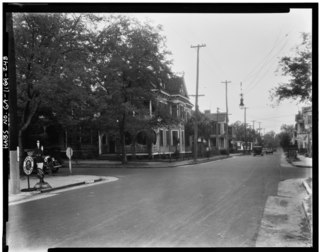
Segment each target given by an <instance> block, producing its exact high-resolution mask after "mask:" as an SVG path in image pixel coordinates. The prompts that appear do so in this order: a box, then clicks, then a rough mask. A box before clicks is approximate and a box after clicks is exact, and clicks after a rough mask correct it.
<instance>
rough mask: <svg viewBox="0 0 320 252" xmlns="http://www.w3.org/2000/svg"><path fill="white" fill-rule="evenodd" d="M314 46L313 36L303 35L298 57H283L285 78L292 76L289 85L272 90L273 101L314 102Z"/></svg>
mask: <svg viewBox="0 0 320 252" xmlns="http://www.w3.org/2000/svg"><path fill="white" fill-rule="evenodd" d="M311 50H312V46H311V34H308V33H302V43H301V45H300V46H298V47H296V56H294V57H289V56H286V57H282V58H281V59H280V62H279V64H280V67H281V69H282V72H283V75H284V76H291V77H292V79H290V80H289V82H288V83H282V84H280V85H279V86H278V87H276V88H274V89H272V90H271V99H273V98H277V99H278V101H279V102H280V101H282V100H284V99H290V98H292V99H294V100H299V101H300V102H312V51H311Z"/></svg>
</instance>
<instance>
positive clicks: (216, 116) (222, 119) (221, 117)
mask: <svg viewBox="0 0 320 252" xmlns="http://www.w3.org/2000/svg"><path fill="white" fill-rule="evenodd" d="M204 115H205V116H206V117H207V118H209V119H210V120H211V121H215V122H216V121H217V120H218V119H219V122H226V116H227V113H219V114H217V113H210V114H209V113H205V114H204Z"/></svg>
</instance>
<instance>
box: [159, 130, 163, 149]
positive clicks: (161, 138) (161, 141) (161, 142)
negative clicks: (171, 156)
mask: <svg viewBox="0 0 320 252" xmlns="http://www.w3.org/2000/svg"><path fill="white" fill-rule="evenodd" d="M159 134H160V146H163V130H160V131H159Z"/></svg>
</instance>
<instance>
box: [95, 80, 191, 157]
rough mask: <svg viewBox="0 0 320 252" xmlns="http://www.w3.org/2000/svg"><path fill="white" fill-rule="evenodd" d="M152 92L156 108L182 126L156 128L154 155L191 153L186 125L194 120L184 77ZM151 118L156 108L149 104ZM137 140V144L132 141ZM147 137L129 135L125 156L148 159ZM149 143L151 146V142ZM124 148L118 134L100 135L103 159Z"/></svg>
mask: <svg viewBox="0 0 320 252" xmlns="http://www.w3.org/2000/svg"><path fill="white" fill-rule="evenodd" d="M152 91H153V92H154V93H155V94H156V97H157V99H156V100H157V106H162V107H163V108H164V109H166V110H167V111H169V113H170V115H171V117H172V118H177V119H179V121H180V123H178V124H174V125H166V126H163V127H157V128H153V132H152V133H153V141H152V143H151V145H152V146H151V148H152V156H157V155H170V154H172V153H174V152H176V151H179V152H180V153H185V152H188V151H189V150H191V147H190V146H189V145H190V143H189V141H186V136H185V128H184V124H185V122H186V121H187V120H188V119H189V118H190V117H191V110H192V107H193V105H192V103H191V102H190V100H189V96H188V92H187V89H186V85H185V81H184V77H183V76H182V77H179V76H177V77H174V78H172V79H170V81H169V83H168V84H167V85H162V86H160V87H159V88H156V87H155V86H153V88H152ZM148 106H149V111H150V117H152V116H154V111H155V109H154V108H155V106H156V104H153V103H152V101H151V100H150V101H149V105H148ZM134 137H135V139H136V141H135V142H133V141H131V139H133V138H134ZM147 138H148V134H147V133H146V132H145V131H139V132H137V133H136V135H135V136H131V135H130V134H129V133H126V141H125V142H126V146H125V148H126V153H127V155H128V156H131V155H133V154H134V155H136V156H147V155H149V150H148V143H147ZM149 144H150V143H149ZM120 153H121V147H120V142H119V139H117V138H116V137H115V134H113V133H112V132H108V131H102V132H100V133H99V154H100V156H106V157H107V156H112V155H119V154H120Z"/></svg>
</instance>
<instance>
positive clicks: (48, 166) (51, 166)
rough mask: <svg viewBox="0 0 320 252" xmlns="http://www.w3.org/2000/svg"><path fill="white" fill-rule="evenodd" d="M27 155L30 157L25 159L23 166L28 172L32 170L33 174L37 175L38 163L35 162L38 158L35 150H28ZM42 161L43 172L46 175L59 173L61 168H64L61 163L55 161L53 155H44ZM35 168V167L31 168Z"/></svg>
mask: <svg viewBox="0 0 320 252" xmlns="http://www.w3.org/2000/svg"><path fill="white" fill-rule="evenodd" d="M26 153H28V155H27V156H26V157H25V159H24V163H23V166H24V167H26V169H27V170H30V169H32V173H37V163H36V162H35V160H36V156H35V154H34V153H35V151H34V150H26ZM42 160H43V167H42V169H43V171H44V173H45V174H51V173H57V172H58V170H59V168H61V167H62V165H61V164H60V162H59V161H58V160H57V159H55V158H54V157H53V156H51V155H48V154H47V155H42ZM30 166H34V167H30Z"/></svg>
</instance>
